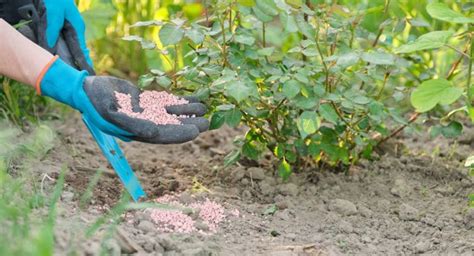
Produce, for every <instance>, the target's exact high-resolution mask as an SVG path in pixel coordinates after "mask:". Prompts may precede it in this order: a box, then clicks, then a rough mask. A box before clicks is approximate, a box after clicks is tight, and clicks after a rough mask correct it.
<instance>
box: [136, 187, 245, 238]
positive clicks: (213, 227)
mask: <svg viewBox="0 0 474 256" xmlns="http://www.w3.org/2000/svg"><path fill="white" fill-rule="evenodd" d="M154 201H155V202H157V203H160V204H167V205H169V206H171V207H176V208H181V209H185V208H186V209H188V210H189V209H190V210H192V212H193V213H195V215H192V214H191V215H189V214H188V215H187V214H185V213H184V212H182V211H181V210H179V209H163V208H153V209H146V210H145V211H144V212H145V213H146V214H148V215H149V216H150V218H151V220H152V221H153V223H154V224H155V226H156V229H157V231H159V232H166V233H185V234H187V233H192V232H199V233H201V234H207V235H209V234H212V233H215V232H217V229H218V228H219V224H220V223H222V222H223V221H224V220H225V218H226V217H227V216H237V217H238V215H239V213H238V210H236V209H234V210H230V211H229V212H227V215H226V210H225V208H224V207H223V206H222V205H220V204H219V203H216V202H214V201H211V200H209V199H208V198H205V199H204V200H203V199H200V200H195V201H193V202H192V203H191V202H188V203H182V202H180V199H179V196H177V195H164V196H162V197H159V198H157V199H155V200H154ZM198 222H200V223H203V224H205V226H207V228H208V229H207V230H202V229H201V226H202V225H201V226H199V225H196V223H198ZM198 227H199V228H198Z"/></svg>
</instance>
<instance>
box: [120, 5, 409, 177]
mask: <svg viewBox="0 0 474 256" xmlns="http://www.w3.org/2000/svg"><path fill="white" fill-rule="evenodd" d="M375 7H377V8H378V7H379V6H375ZM381 7H382V8H380V9H378V15H379V17H378V18H379V20H380V23H379V24H377V25H376V26H375V27H374V24H373V23H369V25H370V26H365V25H364V21H365V19H366V18H367V17H368V16H366V15H365V14H366V13H362V14H361V13H360V10H357V9H354V10H350V9H349V8H346V7H343V6H339V5H330V4H317V3H312V2H311V1H308V2H307V3H303V2H302V1H286V2H285V1H276V0H275V1H273V0H264V1H252V0H250V1H230V0H219V1H208V5H207V12H206V13H207V16H206V17H205V18H203V19H201V20H198V21H195V22H187V21H185V20H183V19H180V18H175V19H172V20H170V21H149V22H140V23H137V24H135V27H136V26H150V25H154V26H155V25H158V26H161V29H160V32H159V37H160V39H161V42H160V44H156V43H155V42H153V41H152V40H150V39H144V38H141V37H139V36H128V37H126V38H124V39H125V40H129V41H139V42H140V43H141V45H142V46H145V47H144V48H145V49H147V50H150V49H157V50H158V51H159V52H162V53H165V54H166V52H167V51H168V49H175V50H176V49H184V48H183V45H186V46H187V47H188V48H190V50H189V51H186V52H184V53H183V55H184V58H186V59H187V60H189V61H188V62H187V65H186V66H184V67H183V68H182V69H180V70H175V69H173V70H170V71H168V72H164V71H161V70H151V72H150V73H149V74H146V75H144V76H142V77H141V79H140V83H139V85H140V86H141V87H150V86H151V85H152V84H155V85H158V86H160V87H163V88H165V89H173V90H176V91H182V92H185V91H196V93H197V94H198V95H199V96H200V97H201V98H202V99H203V100H205V102H207V103H208V104H209V106H210V107H211V109H212V112H213V114H212V118H211V128H212V129H216V128H219V127H221V126H222V125H223V124H227V125H230V126H237V125H239V124H241V123H243V124H244V125H246V126H248V127H249V130H248V132H247V133H246V135H245V137H244V138H242V139H239V140H237V141H236V144H237V145H238V149H237V150H236V151H235V152H232V153H231V154H229V155H228V156H227V158H226V164H231V163H233V162H235V161H237V160H238V159H239V158H240V157H242V156H245V157H248V158H250V159H258V158H259V157H260V156H261V155H262V153H263V152H265V151H266V150H269V151H271V152H272V153H273V155H274V156H275V157H276V158H278V159H279V161H280V164H279V172H280V175H281V176H282V177H287V176H288V175H289V174H290V173H291V172H292V170H291V169H292V168H291V167H292V166H303V165H308V164H310V165H314V164H329V165H331V166H348V165H350V164H352V163H354V162H356V161H357V160H358V159H360V158H361V157H365V158H370V157H371V153H372V151H373V150H374V147H375V146H377V144H378V143H379V142H380V141H382V140H384V138H385V137H386V136H388V137H390V136H391V132H390V128H389V125H396V124H397V123H399V124H400V125H402V127H405V126H406V125H407V124H408V122H410V121H413V120H409V121H407V120H405V119H404V118H403V117H402V116H403V114H404V113H405V112H406V111H407V110H409V107H408V104H407V95H409V92H410V90H411V89H410V87H411V86H412V85H414V84H416V83H417V81H416V80H414V79H413V80H408V79H407V80H408V81H407V82H406V86H403V85H402V84H400V83H399V81H400V80H401V79H400V78H401V77H410V74H409V71H408V69H407V68H409V67H410V65H411V63H410V62H409V61H407V60H405V59H402V58H400V57H399V56H397V55H395V54H393V53H392V52H393V49H394V48H395V44H394V43H393V42H394V41H395V40H397V38H399V37H400V36H401V34H402V33H404V31H405V26H406V23H407V20H406V19H405V17H404V16H403V18H396V17H395V18H390V17H389V10H390V8H391V5H390V1H385V3H383V4H382V5H381ZM366 8H367V6H366ZM371 18H372V19H373V17H371ZM375 20H376V19H375ZM159 45H162V47H159ZM168 55H169V58H170V59H176V55H173V54H168ZM170 62H172V61H170Z"/></svg>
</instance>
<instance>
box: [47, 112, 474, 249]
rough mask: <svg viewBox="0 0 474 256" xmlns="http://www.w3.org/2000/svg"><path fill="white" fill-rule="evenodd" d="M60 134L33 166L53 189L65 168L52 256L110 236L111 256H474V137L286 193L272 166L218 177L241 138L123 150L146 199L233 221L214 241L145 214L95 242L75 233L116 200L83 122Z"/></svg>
mask: <svg viewBox="0 0 474 256" xmlns="http://www.w3.org/2000/svg"><path fill="white" fill-rule="evenodd" d="M59 132H60V135H61V136H60V137H61V141H60V142H58V144H57V147H56V148H55V149H54V150H53V151H52V152H51V153H50V154H49V156H48V157H47V158H46V159H44V160H43V161H42V162H41V164H40V165H39V166H38V170H39V172H40V173H49V175H50V176H52V177H55V175H57V173H58V171H59V170H60V169H61V167H62V166H63V165H64V164H67V166H69V169H70V170H69V171H68V173H67V178H66V183H67V184H66V189H65V191H64V193H63V196H62V201H61V203H60V204H59V207H60V209H59V220H58V223H57V235H56V240H57V244H58V246H57V247H58V248H57V253H58V254H66V253H67V252H69V251H71V250H79V251H80V252H81V253H83V254H87V255H97V254H99V253H100V244H99V243H100V238H102V237H104V236H106V237H109V239H108V240H107V243H106V248H107V250H108V251H107V253H108V254H111V255H121V254H132V255H133V254H136V255H148V254H149V255H413V254H426V255H474V209H473V208H471V209H469V207H468V194H469V193H472V192H473V190H474V186H473V184H474V180H473V177H470V176H469V175H468V172H467V170H466V168H464V167H463V162H462V160H463V159H465V158H466V156H467V155H469V154H470V153H471V152H472V151H473V150H472V149H473V147H474V140H473V139H472V138H474V130H472V129H470V130H469V131H467V133H466V135H464V136H463V138H462V139H461V140H460V142H459V143H454V142H453V141H448V140H443V139H437V140H429V139H428V138H424V137H423V136H420V135H411V136H407V137H404V138H399V140H398V141H397V142H396V143H394V142H392V143H391V144H388V145H386V146H385V147H386V148H385V151H384V152H383V153H381V155H380V156H379V158H380V160H379V161H373V162H370V161H362V162H361V163H360V164H359V165H357V166H354V167H353V168H351V170H350V171H349V172H348V173H335V172H332V171H330V170H318V169H314V170H312V169H309V170H300V171H299V172H298V173H296V174H295V175H293V176H291V178H290V180H289V181H287V182H283V181H281V180H280V179H279V178H278V177H277V175H276V171H275V168H274V166H273V163H272V161H271V158H268V159H264V160H263V161H262V162H260V163H259V164H258V165H257V164H256V163H250V162H248V163H241V164H239V165H236V166H232V167H229V168H224V167H223V164H222V163H223V157H224V156H225V154H226V153H227V152H229V151H230V150H231V149H232V140H233V138H234V136H235V135H239V134H243V132H244V131H242V130H233V129H229V128H224V129H221V130H218V131H212V132H208V133H206V134H204V135H203V136H201V137H200V138H199V139H197V140H196V141H194V142H191V143H186V144H182V145H167V146H163V145H146V144H142V143H122V145H123V149H124V151H125V152H126V155H127V158H128V160H129V162H130V163H131V165H132V167H133V168H134V170H135V171H136V173H137V175H138V176H139V178H140V180H141V182H142V185H143V186H144V188H145V190H146V192H147V194H148V198H149V199H154V198H156V197H158V196H162V195H164V194H172V193H184V194H190V193H191V191H192V185H193V180H195V181H198V182H199V183H201V184H202V185H203V186H204V187H205V188H207V189H209V191H210V192H205V193H204V194H201V195H199V196H202V197H204V196H205V197H208V198H210V199H212V200H214V201H217V202H219V203H221V204H222V205H224V206H225V207H226V209H229V210H232V209H238V210H239V212H240V216H238V217H237V216H233V217H228V218H227V219H226V221H225V222H224V224H222V225H221V226H220V228H219V230H218V231H217V233H215V234H213V235H202V234H197V233H196V234H188V235H183V234H163V233H158V232H157V231H156V230H154V229H153V225H150V224H152V223H150V220H149V217H148V215H147V214H146V213H144V212H143V211H135V212H131V213H130V214H128V217H127V218H123V221H122V222H121V223H120V224H119V226H118V231H117V232H112V231H110V232H109V230H99V231H98V233H97V234H96V235H95V236H94V238H92V239H85V238H84V237H83V236H82V235H80V234H79V232H78V230H83V229H84V227H85V226H88V225H91V224H92V223H93V222H94V220H95V219H96V218H97V217H98V216H99V215H100V214H102V213H104V212H107V211H108V209H110V208H111V207H113V206H114V205H115V204H116V203H117V202H118V200H119V198H120V194H121V193H122V192H123V188H122V186H121V184H120V182H119V180H118V178H116V177H115V175H114V173H113V170H112V169H111V168H110V166H108V165H107V162H106V160H105V159H104V157H103V156H102V155H101V153H100V150H99V149H98V147H97V146H96V144H95V142H94V141H93V140H92V138H91V136H90V135H89V133H88V132H87V130H86V128H85V127H84V125H82V123H81V122H80V120H79V118H78V117H75V118H72V119H71V120H69V121H68V122H67V123H66V124H64V125H62V126H60V127H59ZM98 168H101V169H104V170H106V172H105V174H104V175H102V177H101V178H100V180H99V182H98V184H97V186H96V188H95V190H94V193H93V197H92V203H91V205H89V206H88V207H87V208H86V209H85V210H80V209H79V208H78V201H79V198H80V197H81V196H82V194H83V193H84V191H85V190H86V187H87V185H88V184H89V182H90V180H91V179H92V177H93V176H94V174H95V171H96V170H97V169H98ZM38 176H40V174H39V175H38ZM194 184H195V183H194ZM46 185H47V184H46ZM273 206H276V207H274V208H273V210H268V209H272V207H273ZM274 210H276V211H274Z"/></svg>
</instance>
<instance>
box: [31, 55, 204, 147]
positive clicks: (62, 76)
mask: <svg viewBox="0 0 474 256" xmlns="http://www.w3.org/2000/svg"><path fill="white" fill-rule="evenodd" d="M36 88H37V90H38V92H39V93H41V94H43V95H45V96H49V97H51V98H53V99H56V100H57V101H60V102H62V103H64V104H67V105H69V106H71V107H73V108H74V109H77V110H79V111H80V112H81V113H82V114H83V115H85V116H87V117H88V119H89V120H91V122H92V123H93V124H94V125H95V126H96V127H97V128H99V129H100V130H102V131H103V132H105V133H107V134H110V135H113V136H115V137H118V138H121V139H122V140H125V141H128V140H137V141H142V142H147V143H155V144H172V143H183V142H187V141H190V140H193V139H194V138H196V137H197V136H198V135H199V133H200V132H203V131H206V130H207V129H208V126H209V122H208V120H207V119H205V118H203V117H202V116H203V115H204V114H205V113H206V107H205V106H204V105H203V104H201V103H197V102H196V101H195V100H193V99H188V101H190V103H189V104H185V105H178V106H170V107H168V108H167V111H168V113H170V114H176V115H186V116H193V115H195V116H196V117H189V118H181V122H182V125H156V124H155V123H153V122H151V121H147V120H143V119H137V118H133V117H129V116H127V115H125V114H123V113H120V112H118V103H117V100H116V98H115V92H120V93H126V94H129V95H131V96H132V106H133V107H134V111H137V112H139V111H141V110H140V109H139V106H138V99H139V95H140V90H139V89H138V88H137V87H135V86H134V85H133V84H131V83H130V82H128V81H126V80H122V79H118V78H114V77H106V76H88V74H87V72H86V71H77V70H76V69H74V68H72V67H71V66H69V65H68V64H66V63H65V62H63V61H62V60H61V59H58V58H57V57H56V58H55V59H53V60H52V62H51V65H50V67H46V68H45V72H44V76H42V77H41V76H40V77H39V79H38V81H37V84H36Z"/></svg>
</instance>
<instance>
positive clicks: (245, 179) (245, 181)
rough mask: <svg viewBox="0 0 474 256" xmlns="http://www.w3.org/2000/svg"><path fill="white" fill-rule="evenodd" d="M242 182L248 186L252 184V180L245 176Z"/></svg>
mask: <svg viewBox="0 0 474 256" xmlns="http://www.w3.org/2000/svg"><path fill="white" fill-rule="evenodd" d="M240 183H242V185H244V186H248V185H249V184H250V181H249V179H247V178H243V179H242V180H241V181H240Z"/></svg>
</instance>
